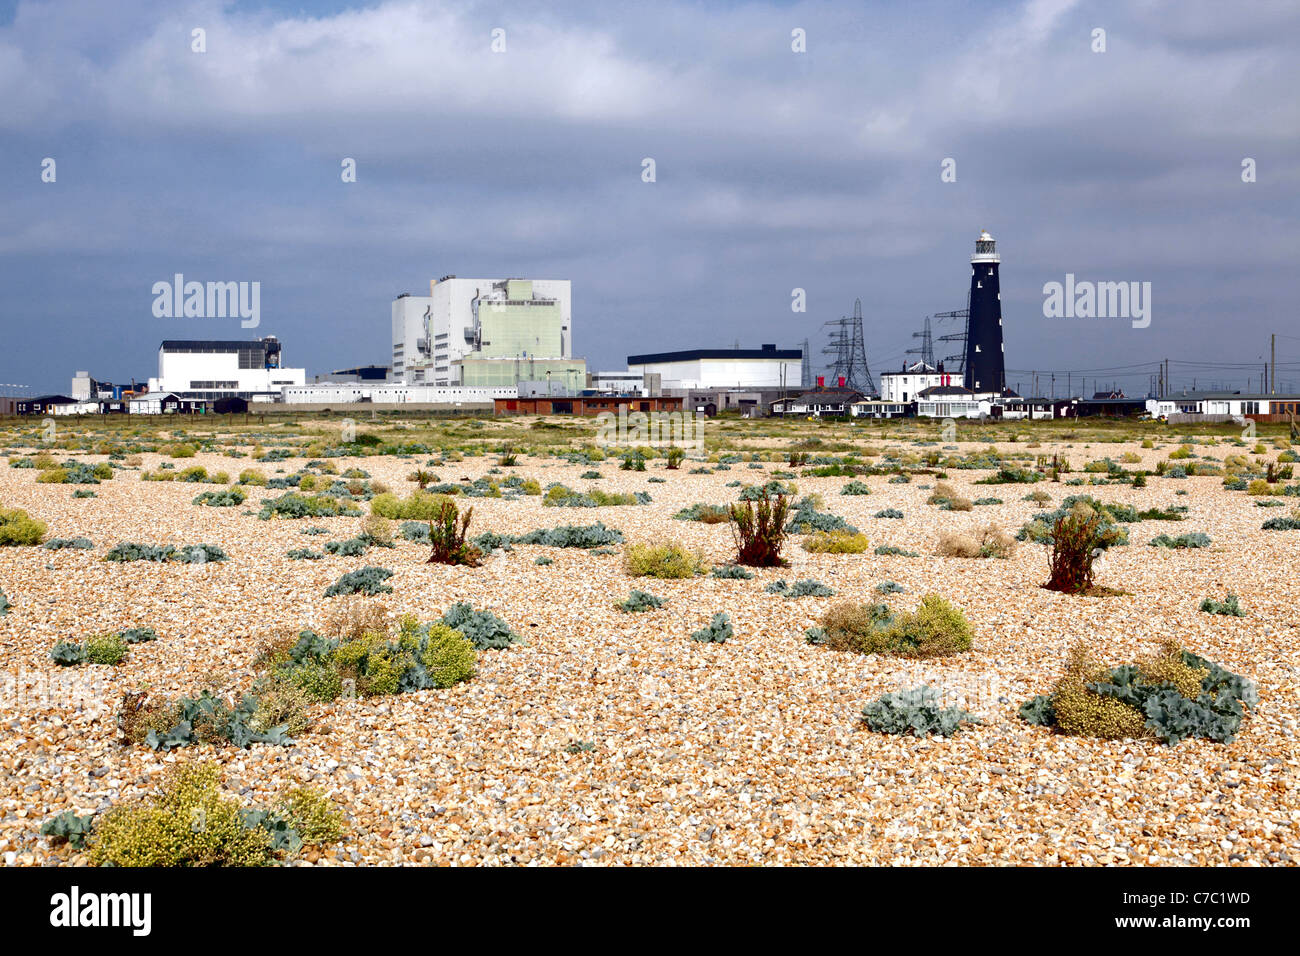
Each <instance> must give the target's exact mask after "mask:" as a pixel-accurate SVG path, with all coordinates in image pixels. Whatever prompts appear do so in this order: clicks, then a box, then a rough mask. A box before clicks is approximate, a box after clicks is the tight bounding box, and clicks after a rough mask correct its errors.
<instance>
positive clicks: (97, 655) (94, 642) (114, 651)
mask: <svg viewBox="0 0 1300 956" xmlns="http://www.w3.org/2000/svg"><path fill="white" fill-rule="evenodd" d="M85 653H86V662H87V663H89V664H109V665H114V664H119V663H121V661H122V658H124V657H126V641H125V640H123V639H122V637H121V636H120V635H118V634H97V635H95V636H94V637H91V638H88V639H87V640H86V648H85Z"/></svg>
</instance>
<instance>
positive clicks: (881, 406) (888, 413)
mask: <svg viewBox="0 0 1300 956" xmlns="http://www.w3.org/2000/svg"><path fill="white" fill-rule="evenodd" d="M849 411H850V413H851V414H852V415H853V417H854V418H903V417H905V416H906V415H907V414H908V413H909V412H911V411H912V403H911V402H886V401H882V400H879V399H874V398H864V399H863V400H862V401H860V402H854V403H853V404H852V405H850V406H849Z"/></svg>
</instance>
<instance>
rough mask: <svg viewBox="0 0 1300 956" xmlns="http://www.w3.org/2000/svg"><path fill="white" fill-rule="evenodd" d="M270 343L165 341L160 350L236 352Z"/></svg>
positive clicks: (263, 346) (262, 346)
mask: <svg viewBox="0 0 1300 956" xmlns="http://www.w3.org/2000/svg"><path fill="white" fill-rule="evenodd" d="M268 344H275V345H279V344H280V343H279V342H275V343H268V342H266V341H264V340H262V339H164V340H163V343H162V345H160V346H159V348H163V349H180V348H190V349H212V350H217V351H234V350H237V349H248V348H266V347H267V345H268Z"/></svg>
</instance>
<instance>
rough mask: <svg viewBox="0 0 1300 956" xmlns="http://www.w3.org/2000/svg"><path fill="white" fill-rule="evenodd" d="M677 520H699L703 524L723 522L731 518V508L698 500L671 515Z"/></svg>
mask: <svg viewBox="0 0 1300 956" xmlns="http://www.w3.org/2000/svg"><path fill="white" fill-rule="evenodd" d="M673 518H674V519H676V520H677V521H700V522H703V523H704V524H725V523H727V522H729V521H730V520H731V508H730V507H729V506H727V505H706V504H700V503H699V502H697V503H695V504H693V505H691V506H690V507H689V508H683V509H682V510H681V511H679V512H677V513H676V514H675V515H673Z"/></svg>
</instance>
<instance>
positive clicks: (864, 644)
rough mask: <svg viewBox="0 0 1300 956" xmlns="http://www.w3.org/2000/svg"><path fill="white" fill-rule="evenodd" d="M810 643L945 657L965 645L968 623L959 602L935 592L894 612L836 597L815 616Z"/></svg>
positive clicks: (866, 651) (841, 648) (882, 606)
mask: <svg viewBox="0 0 1300 956" xmlns="http://www.w3.org/2000/svg"><path fill="white" fill-rule="evenodd" d="M818 623H819V626H820V632H819V633H817V634H816V635H814V636H812V637H810V639H811V640H812V642H813V643H817V644H824V645H825V646H827V647H829V648H831V649H832V650H839V651H853V652H854V653H858V654H887V655H891V656H897V657H946V656H948V655H951V654H959V653H961V652H962V651H967V650H970V647H971V638H972V632H971V626H970V623H969V622H968V621H967V620H966V615H965V614H963V613H962V611H961V609H960V608H957V607H955V606H953V605H952V604H950V603H949V602H948V601H947V600H945V599H944V598H943V597H941V596H939V595H937V594H927V595H925V596H924V597H923V598H921V603H920V606H918V607H917V609H916V610H915V611H904V612H901V613H897V614H896V613H894V612H893V611H891V610H890V609H889V606H888V605H886V604H851V603H842V604H836V605H834V606H832V607H831V608H830V609H829V610H828V611H827V612H826V613H825V614H824V615H822V617H821V620H820V621H819V622H818Z"/></svg>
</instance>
